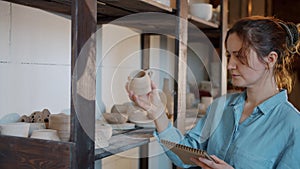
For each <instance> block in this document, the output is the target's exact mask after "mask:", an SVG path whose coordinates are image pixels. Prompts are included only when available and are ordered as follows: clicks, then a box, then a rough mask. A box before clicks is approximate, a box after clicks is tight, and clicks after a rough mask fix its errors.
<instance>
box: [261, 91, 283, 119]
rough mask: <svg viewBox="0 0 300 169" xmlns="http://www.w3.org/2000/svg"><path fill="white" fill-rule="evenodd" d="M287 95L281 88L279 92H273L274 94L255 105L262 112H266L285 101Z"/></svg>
mask: <svg viewBox="0 0 300 169" xmlns="http://www.w3.org/2000/svg"><path fill="white" fill-rule="evenodd" d="M287 100H288V96H287V91H286V90H281V91H280V92H279V93H277V94H275V95H274V96H272V97H270V98H269V99H267V100H266V101H264V102H262V103H261V104H260V105H258V106H257V107H258V108H259V109H260V111H261V112H262V113H263V114H267V113H269V112H271V111H272V110H273V108H274V107H275V106H277V105H279V104H281V103H283V102H287Z"/></svg>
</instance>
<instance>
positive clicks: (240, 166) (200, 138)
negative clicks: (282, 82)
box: [154, 90, 300, 169]
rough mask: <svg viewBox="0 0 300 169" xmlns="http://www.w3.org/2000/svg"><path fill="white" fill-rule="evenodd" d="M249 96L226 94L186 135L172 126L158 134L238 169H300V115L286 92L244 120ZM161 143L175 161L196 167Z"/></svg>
mask: <svg viewBox="0 0 300 169" xmlns="http://www.w3.org/2000/svg"><path fill="white" fill-rule="evenodd" d="M245 99H246V92H242V93H234V94H227V95H224V96H222V97H220V98H218V99H215V100H214V102H213V103H212V104H211V105H210V106H209V108H208V109H207V112H206V116H205V117H203V118H201V119H200V120H199V122H198V123H197V124H196V126H195V127H194V128H193V129H191V130H190V131H188V132H187V133H185V135H182V134H181V133H180V131H179V130H178V129H176V128H175V127H173V126H172V125H171V124H169V126H168V128H167V129H166V130H164V131H163V132H160V133H157V132H154V136H155V137H156V138H157V139H158V141H159V140H160V139H166V140H170V141H173V142H176V143H180V144H184V145H187V146H190V147H194V148H198V149H203V150H206V151H207V152H208V153H209V154H211V155H216V156H217V157H219V158H220V159H222V160H224V161H226V162H227V163H228V164H230V165H231V166H233V167H234V168H235V169H300V114H299V111H298V110H297V109H296V108H295V107H294V106H293V105H292V104H290V103H289V101H288V97H287V91H286V90H282V91H280V92H279V93H278V94H276V95H274V96H272V97H271V98H269V99H267V100H266V101H264V102H263V103H261V104H260V105H258V106H257V107H255V109H254V110H253V112H252V114H251V115H250V116H249V117H248V118H247V119H246V120H244V121H243V122H242V123H239V120H240V118H241V115H242V111H243V106H244V104H245ZM162 147H163V148H164V149H165V150H166V154H167V155H168V157H169V158H170V159H171V160H172V161H173V163H174V164H175V165H177V166H179V167H182V168H188V167H191V166H189V165H185V164H183V163H182V162H181V160H180V159H179V158H178V157H177V156H176V155H175V154H174V153H172V152H171V151H167V148H166V147H164V146H163V145H162Z"/></svg>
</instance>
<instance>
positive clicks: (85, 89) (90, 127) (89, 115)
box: [71, 0, 97, 169]
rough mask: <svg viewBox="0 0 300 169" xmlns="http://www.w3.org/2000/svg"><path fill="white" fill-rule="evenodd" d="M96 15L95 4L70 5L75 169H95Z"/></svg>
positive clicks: (76, 0) (76, 1) (83, 0)
mask: <svg viewBox="0 0 300 169" xmlns="http://www.w3.org/2000/svg"><path fill="white" fill-rule="evenodd" d="M96 12H97V4H96V0H73V1H72V60H71V71H72V72H71V73H72V84H71V93H72V94H71V141H72V142H75V143H76V157H73V161H74V163H75V166H74V168H77V169H83V168H84V169H93V168H94V153H95V152H94V151H95V150H94V146H95V145H94V134H95V94H96V85H95V84H96V78H95V74H96V65H95V63H96V42H95V41H96V40H95V35H94V33H95V32H96V25H97V17H96Z"/></svg>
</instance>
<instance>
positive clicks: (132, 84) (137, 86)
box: [128, 70, 153, 95]
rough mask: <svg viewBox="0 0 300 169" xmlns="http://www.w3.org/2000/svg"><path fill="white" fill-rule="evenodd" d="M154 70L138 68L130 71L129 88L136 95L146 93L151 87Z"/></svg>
mask: <svg viewBox="0 0 300 169" xmlns="http://www.w3.org/2000/svg"><path fill="white" fill-rule="evenodd" d="M152 74H153V73H152V71H149V70H136V71H133V72H132V73H130V75H129V77H128V80H129V83H128V88H129V90H130V91H133V93H134V94H136V95H146V94H147V93H149V92H150V91H151V90H152V89H151V76H152Z"/></svg>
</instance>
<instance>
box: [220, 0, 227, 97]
mask: <svg viewBox="0 0 300 169" xmlns="http://www.w3.org/2000/svg"><path fill="white" fill-rule="evenodd" d="M221 3H222V4H221V13H220V17H221V18H220V21H221V22H220V29H221V30H220V32H221V40H220V57H221V61H222V68H221V72H220V73H221V95H224V94H226V93H227V58H226V49H225V37H226V33H227V28H228V15H227V13H228V12H227V11H228V0H222V1H221Z"/></svg>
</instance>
